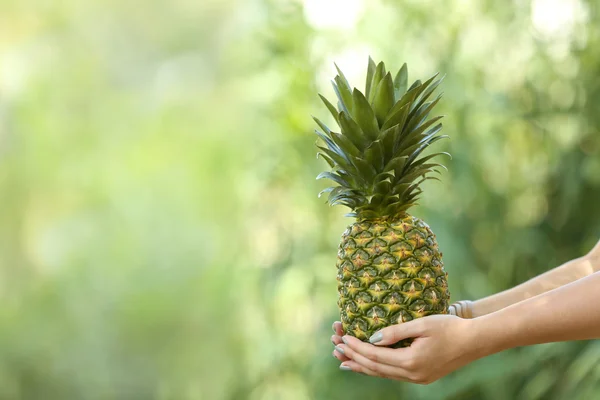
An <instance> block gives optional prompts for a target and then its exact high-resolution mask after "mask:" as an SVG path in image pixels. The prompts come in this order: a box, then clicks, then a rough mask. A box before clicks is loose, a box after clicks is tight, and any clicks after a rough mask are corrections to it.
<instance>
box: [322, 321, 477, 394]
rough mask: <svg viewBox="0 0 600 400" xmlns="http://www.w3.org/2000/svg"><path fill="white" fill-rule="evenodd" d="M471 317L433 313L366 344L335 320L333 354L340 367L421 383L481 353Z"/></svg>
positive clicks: (436, 377)
mask: <svg viewBox="0 0 600 400" xmlns="http://www.w3.org/2000/svg"><path fill="white" fill-rule="evenodd" d="M472 324H473V320H468V319H462V318H458V317H456V316H453V315H433V316H429V317H424V318H420V319H417V320H414V321H410V322H406V323H403V324H399V325H393V326H390V327H387V328H384V329H382V330H380V331H379V332H377V333H376V334H374V335H373V336H372V337H371V339H370V341H371V343H373V344H375V345H373V344H369V343H364V342H362V341H360V340H359V339H356V338H355V337H352V336H348V335H346V336H343V337H341V335H342V334H343V332H342V327H341V324H340V323H337V322H336V323H334V330H335V331H336V335H334V336H332V341H333V343H334V345H335V346H336V350H335V351H334V356H335V357H336V358H338V359H339V360H340V361H342V365H341V366H340V369H342V370H351V371H354V372H360V373H364V374H366V375H372V376H379V377H383V378H388V379H395V380H400V381H407V382H413V383H420V384H428V383H431V382H434V381H436V380H438V379H440V378H442V377H443V376H445V375H447V374H449V373H450V372H452V371H454V370H456V369H458V368H460V367H462V366H464V365H466V364H468V363H470V362H472V361H474V360H476V359H477V358H479V357H481V356H482V355H484V354H480V351H479V349H478V348H477V346H475V344H476V342H477V341H476V337H475V336H476V335H475V332H474V331H473V329H472ZM407 338H414V341H413V342H412V344H411V345H410V347H407V348H400V349H391V348H387V347H383V346H387V345H391V344H393V343H396V342H398V341H400V340H402V339H407Z"/></svg>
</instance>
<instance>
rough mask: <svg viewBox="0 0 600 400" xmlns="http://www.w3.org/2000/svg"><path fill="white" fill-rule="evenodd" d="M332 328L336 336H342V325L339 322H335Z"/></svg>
mask: <svg viewBox="0 0 600 400" xmlns="http://www.w3.org/2000/svg"><path fill="white" fill-rule="evenodd" d="M332 328H333V331H334V332H335V334H336V335H338V336H339V337H342V336H344V329H343V328H342V323H341V322H340V321H335V322H334V323H333V326H332Z"/></svg>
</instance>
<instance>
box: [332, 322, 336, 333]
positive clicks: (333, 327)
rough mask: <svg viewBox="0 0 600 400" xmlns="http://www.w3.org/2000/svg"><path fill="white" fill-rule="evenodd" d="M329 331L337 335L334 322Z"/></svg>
mask: <svg viewBox="0 0 600 400" xmlns="http://www.w3.org/2000/svg"><path fill="white" fill-rule="evenodd" d="M331 329H332V330H333V333H337V332H336V331H335V322H334V323H333V325H331Z"/></svg>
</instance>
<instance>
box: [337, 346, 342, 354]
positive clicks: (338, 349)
mask: <svg viewBox="0 0 600 400" xmlns="http://www.w3.org/2000/svg"><path fill="white" fill-rule="evenodd" d="M335 349H336V350H337V351H338V353H340V354H344V349H342V348H341V347H340V346H335Z"/></svg>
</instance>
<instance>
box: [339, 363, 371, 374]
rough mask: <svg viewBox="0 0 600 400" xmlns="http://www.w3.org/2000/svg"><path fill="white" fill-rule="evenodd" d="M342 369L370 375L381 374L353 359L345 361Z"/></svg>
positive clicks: (341, 366)
mask: <svg viewBox="0 0 600 400" xmlns="http://www.w3.org/2000/svg"><path fill="white" fill-rule="evenodd" d="M340 369H341V370H342V371H352V372H358V373H359V374H365V375H369V376H381V375H377V373H376V372H375V371H371V370H370V369H368V368H365V367H364V366H362V365H360V364H359V363H357V362H355V361H352V360H350V361H346V362H344V363H343V364H342V365H340Z"/></svg>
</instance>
